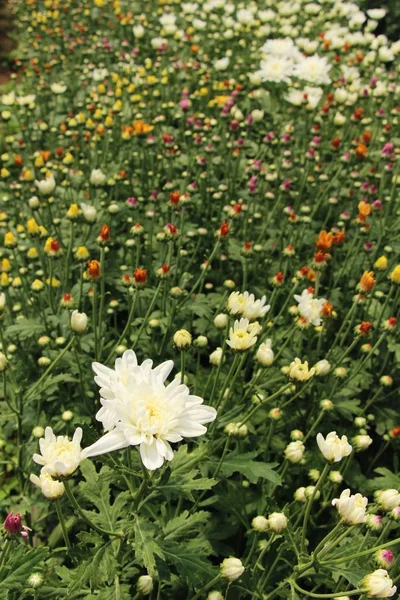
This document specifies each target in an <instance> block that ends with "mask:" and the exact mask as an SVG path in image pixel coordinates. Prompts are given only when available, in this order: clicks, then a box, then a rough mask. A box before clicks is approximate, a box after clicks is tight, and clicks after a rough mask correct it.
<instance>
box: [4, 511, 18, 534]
mask: <svg viewBox="0 0 400 600" xmlns="http://www.w3.org/2000/svg"><path fill="white" fill-rule="evenodd" d="M3 528H4V531H6V532H7V533H10V534H11V535H16V534H17V533H19V532H20V531H21V529H22V517H21V515H20V514H19V513H15V514H14V513H13V511H11V512H10V513H9V514H8V515H7V516H6V519H5V521H4V523H3Z"/></svg>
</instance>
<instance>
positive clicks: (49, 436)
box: [33, 427, 82, 477]
mask: <svg viewBox="0 0 400 600" xmlns="http://www.w3.org/2000/svg"><path fill="white" fill-rule="evenodd" d="M81 440H82V429H81V428H80V427H78V428H77V429H76V431H75V433H74V436H73V438H72V440H69V439H68V437H67V436H66V435H58V436H56V435H54V433H53V430H52V428H51V427H46V429H45V432H44V438H41V439H40V440H39V447H40V452H41V454H34V455H33V460H34V461H35V463H37V464H38V465H42V467H45V468H46V472H47V473H49V474H50V475H51V476H52V477H67V476H68V475H71V473H73V472H74V471H75V470H76V469H77V468H78V466H79V463H80V462H81Z"/></svg>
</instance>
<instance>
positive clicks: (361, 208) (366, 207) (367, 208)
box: [358, 200, 371, 217]
mask: <svg viewBox="0 0 400 600" xmlns="http://www.w3.org/2000/svg"><path fill="white" fill-rule="evenodd" d="M358 212H359V213H360V215H359V216H362V217H368V215H369V213H370V212H371V205H370V204H367V203H366V202H364V201H363V200H361V202H359V203H358Z"/></svg>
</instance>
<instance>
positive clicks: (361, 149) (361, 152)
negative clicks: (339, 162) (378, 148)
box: [355, 144, 368, 158]
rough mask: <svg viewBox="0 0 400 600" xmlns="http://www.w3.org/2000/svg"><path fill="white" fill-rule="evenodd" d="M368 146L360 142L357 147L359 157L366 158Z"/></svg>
mask: <svg viewBox="0 0 400 600" xmlns="http://www.w3.org/2000/svg"><path fill="white" fill-rule="evenodd" d="M367 152H368V148H367V146H366V145H365V144H358V146H357V148H356V149H355V153H356V156H357V158H365V157H366V156H367Z"/></svg>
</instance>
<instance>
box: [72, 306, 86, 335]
mask: <svg viewBox="0 0 400 600" xmlns="http://www.w3.org/2000/svg"><path fill="white" fill-rule="evenodd" d="M87 324H88V317H87V314H86V313H80V312H78V311H77V310H74V311H72V315H71V329H72V330H73V331H75V332H76V333H84V332H85V331H86V327H87Z"/></svg>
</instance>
